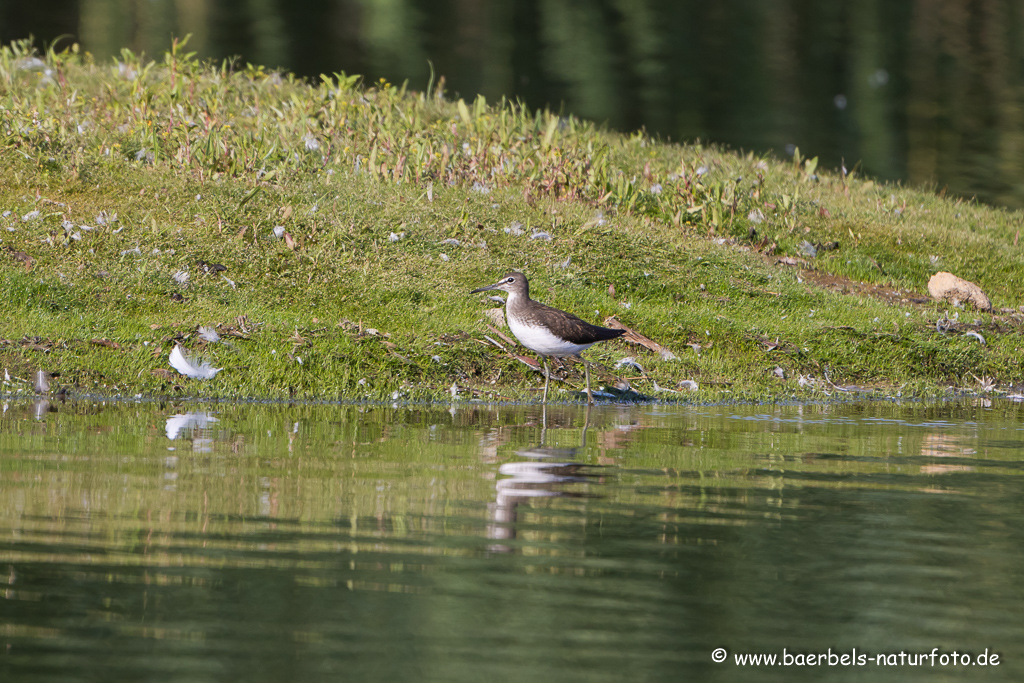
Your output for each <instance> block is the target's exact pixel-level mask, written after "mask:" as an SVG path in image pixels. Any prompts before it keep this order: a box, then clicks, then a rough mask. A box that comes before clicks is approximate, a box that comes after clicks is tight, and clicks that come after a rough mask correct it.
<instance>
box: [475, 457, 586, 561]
mask: <svg viewBox="0 0 1024 683" xmlns="http://www.w3.org/2000/svg"><path fill="white" fill-rule="evenodd" d="M577 450H578V449H576V448H551V447H547V446H536V447H534V448H530V449H527V450H522V451H516V455H519V456H522V457H524V458H530V460H517V461H515V462H507V463H504V464H503V465H501V466H500V467H499V468H498V473H499V474H503V475H506V476H507V477H508V478H507V479H499V480H498V482H497V483H496V484H495V489H497V496H496V497H495V501H494V502H493V503H490V504H488V506H487V513H488V515H487V516H488V518H489V520H490V522H491V523H490V524H488V525H487V537H488V538H493V539H496V540H511V539H514V538H515V537H516V528H515V523H516V520H517V516H518V515H517V508H518V507H519V503H521V502H524V501H526V500H527V499H530V498H560V497H572V498H583V497H587V495H588V494H584V493H580V492H578V491H565V490H562V489H561V487H563V486H565V485H568V484H579V483H586V482H589V481H591V480H592V479H593V478H594V476H595V475H592V474H588V473H587V471H586V470H588V469H590V468H591V467H592V466H590V465H585V464H583V463H580V462H575V461H573V460H571V459H572V458H574V457H575V456H576V452H577ZM490 549H491V550H492V551H495V552H510V551H511V550H512V549H511V548H510V547H508V546H506V545H499V544H495V545H492V546H490Z"/></svg>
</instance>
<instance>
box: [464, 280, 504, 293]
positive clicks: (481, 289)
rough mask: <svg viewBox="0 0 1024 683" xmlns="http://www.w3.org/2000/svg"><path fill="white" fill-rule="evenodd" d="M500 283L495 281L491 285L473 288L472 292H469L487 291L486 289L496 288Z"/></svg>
mask: <svg viewBox="0 0 1024 683" xmlns="http://www.w3.org/2000/svg"><path fill="white" fill-rule="evenodd" d="M500 285H501V283H500V282H496V283H495V284H493V285H487V286H486V287H481V288H480V289H474V290H473V291H472V292H470V294H477V293H479V292H487V291H490V290H492V289H497V288H498V287H499V286H500Z"/></svg>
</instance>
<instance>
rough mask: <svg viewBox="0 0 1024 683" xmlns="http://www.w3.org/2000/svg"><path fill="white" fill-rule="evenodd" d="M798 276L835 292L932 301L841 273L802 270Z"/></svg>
mask: <svg viewBox="0 0 1024 683" xmlns="http://www.w3.org/2000/svg"><path fill="white" fill-rule="evenodd" d="M800 276H801V277H802V278H803V279H804V281H805V282H809V283H811V284H813V285H817V286H818V287H824V288H825V289H828V290H831V291H833V292H836V293H837V294H853V295H856V296H869V297H871V298H873V299H878V300H879V301H885V302H886V303H890V304H894V305H896V304H902V305H904V306H907V305H918V306H920V305H923V304H927V303H932V300H931V298H930V297H927V296H925V295H923V294H921V293H920V292H914V291H910V290H905V289H894V288H892V287H889V286H887V285H880V284H875V283H873V282H857V281H856V280H851V279H850V278H847V277H843V276H841V275H831V274H829V273H823V272H821V271H818V270H803V271H801V272H800Z"/></svg>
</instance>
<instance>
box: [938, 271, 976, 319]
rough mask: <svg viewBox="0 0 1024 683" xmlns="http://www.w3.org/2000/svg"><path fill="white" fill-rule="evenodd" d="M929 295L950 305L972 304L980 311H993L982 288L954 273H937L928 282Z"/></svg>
mask: <svg viewBox="0 0 1024 683" xmlns="http://www.w3.org/2000/svg"><path fill="white" fill-rule="evenodd" d="M928 293H929V294H931V296H932V298H935V299H939V300H940V301H949V302H950V303H953V304H957V303H961V304H962V303H970V304H972V305H973V306H974V307H975V308H977V309H978V310H979V311H991V310H992V302H991V301H989V300H988V297H987V296H985V292H983V291H981V287H979V286H978V285H976V284H974V283H973V282H968V281H967V280H964V279H963V278H959V277H957V276H956V275H953V273H935V275H932V279H931V280H928Z"/></svg>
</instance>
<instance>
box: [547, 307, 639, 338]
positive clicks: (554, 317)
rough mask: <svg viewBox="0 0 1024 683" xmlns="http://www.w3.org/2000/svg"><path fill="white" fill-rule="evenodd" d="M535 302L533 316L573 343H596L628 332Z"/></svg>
mask: <svg viewBox="0 0 1024 683" xmlns="http://www.w3.org/2000/svg"><path fill="white" fill-rule="evenodd" d="M533 303H534V305H535V308H534V315H533V316H532V317H533V318H534V319H535V320H537V322H538V323H541V324H543V325H545V326H546V327H548V329H550V330H551V331H552V332H553V333H554V334H556V335H558V336H559V337H561V338H562V339H565V340H566V341H568V342H572V343H573V344H595V343H597V342H600V341H607V340H609V339H615V338H616V337H621V336H622V335H624V334H625V333H626V331H625V330H613V329H611V328H608V327H601V326H600V325H592V324H590V323H588V322H587V321H586V320H581V319H579V318H577V317H576V316H574V315H573V314H572V313H566V312H565V311H562V310H559V309H557V308H552V307H551V306H545V305H544V304H541V303H537V302H533Z"/></svg>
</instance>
